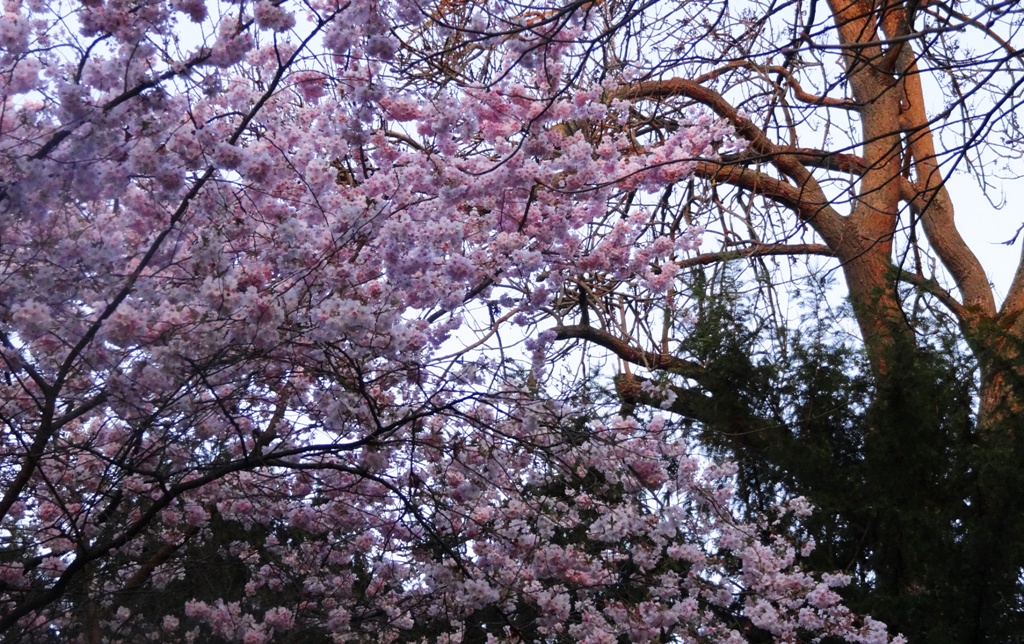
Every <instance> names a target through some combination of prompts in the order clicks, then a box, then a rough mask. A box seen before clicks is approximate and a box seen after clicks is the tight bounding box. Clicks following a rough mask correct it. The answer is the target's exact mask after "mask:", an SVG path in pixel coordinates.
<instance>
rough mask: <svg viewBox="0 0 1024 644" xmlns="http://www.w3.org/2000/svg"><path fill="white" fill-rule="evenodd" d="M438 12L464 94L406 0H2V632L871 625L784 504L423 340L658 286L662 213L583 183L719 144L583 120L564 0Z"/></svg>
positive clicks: (651, 180)
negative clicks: (455, 53)
mask: <svg viewBox="0 0 1024 644" xmlns="http://www.w3.org/2000/svg"><path fill="white" fill-rule="evenodd" d="M440 4H441V5H452V4H455V5H460V6H462V8H463V10H469V9H468V8H467V7H469V5H467V4H466V3H450V2H442V3H440ZM469 4H471V5H473V6H475V7H476V8H475V9H473V10H474V11H478V12H481V14H482V16H484V17H479V16H478V17H474V16H470V18H469V20H470V23H472V24H477V22H478V23H479V25H478V26H479V28H477V29H476V30H475V31H473V30H471V31H467V32H466V33H467V34H469V35H468V36H465V37H478V38H479V42H480V43H481V44H480V46H481V47H483V46H486V47H488V48H489V52H490V53H489V55H491V56H492V57H493V58H494V61H495V62H494V65H495V66H496V67H495V69H496V71H494V72H493V73H492V74H491V76H490V77H489V80H488V82H486V83H470V82H469V81H468V80H466V79H465V78H459V77H458V75H457V74H454V73H453V76H452V78H449V79H446V80H443V81H442V80H436V79H435V80H434V81H425V80H424V73H423V69H424V67H423V66H424V65H426V64H427V63H429V61H430V54H420V53H417V52H416V50H415V49H414V48H412V47H411V46H410V45H409V43H410V42H414V41H415V40H416V39H417V38H424V39H425V38H427V37H428V36H430V35H431V34H434V35H435V36H436V37H439V38H443V37H447V38H449V40H450V41H452V39H453V38H455V36H454V35H453V33H455V32H453V28H452V27H451V26H450V25H446V23H445V20H444V19H443V15H444V14H443V13H442V10H443V8H444V7H443V6H442V7H437V8H432V7H427V6H424V5H423V4H422V3H418V2H412V1H410V0H393V1H390V2H386V1H384V0H352V1H350V2H342V3H339V2H336V1H335V0H310V1H308V2H305V3H301V4H300V3H293V2H290V1H285V2H269V1H268V0H259V1H258V2H256V3H254V4H250V3H240V4H232V3H216V4H215V3H206V2H204V1H203V0H171V1H162V0H93V1H90V2H84V3H81V4H79V3H77V2H70V1H69V2H59V1H52V2H51V1H40V0H28V1H26V2H21V1H19V0H5V2H4V14H3V16H2V17H0V94H2V97H3V108H2V112H0V212H2V217H3V225H2V226H0V271H2V274H0V354H2V355H0V359H2V365H3V371H4V377H3V378H0V419H2V423H0V494H2V496H0V544H2V547H0V632H4V633H7V634H9V635H10V637H11V638H12V639H11V641H15V640H17V639H19V638H23V639H25V640H26V641H46V640H48V639H54V640H61V641H68V640H75V641H99V640H97V639H95V638H96V637H100V638H101V639H103V640H105V641H131V642H136V641H143V640H145V639H151V640H153V641H175V640H180V641H211V640H210V638H217V639H219V640H225V641H241V642H246V643H256V642H269V641H274V640H277V639H278V638H280V639H282V640H285V639H291V638H300V637H306V638H309V640H308V641H320V640H323V641H331V640H333V641H347V640H362V639H367V640H369V639H372V640H374V641H409V640H430V641H451V642H455V641H460V640H461V641H484V640H487V641H511V640H517V639H518V640H533V641H566V640H568V641H585V642H615V641H621V640H622V638H626V639H629V640H632V641H650V640H656V639H659V638H663V637H675V638H679V639H682V640H686V641H741V640H743V639H744V638H745V637H746V634H745V631H744V629H747V630H750V629H753V630H758V631H766V632H768V633H770V634H771V635H773V636H774V637H776V638H778V639H779V640H782V641H794V640H795V639H796V638H797V637H798V636H803V635H804V634H811V635H814V636H823V635H827V634H832V635H837V636H839V637H843V638H845V639H847V640H848V641H856V642H883V641H886V640H887V636H886V634H885V629H884V627H883V626H882V625H880V624H878V623H876V622H873V621H871V620H870V619H863V620H861V619H858V618H856V617H855V616H853V615H851V614H850V613H849V611H847V610H846V609H844V608H843V607H842V605H841V603H840V598H839V596H838V595H837V594H836V593H835V591H834V590H833V589H834V588H836V587H839V586H841V585H843V578H842V577H841V576H835V577H826V578H822V579H816V578H813V577H812V576H810V575H807V574H805V573H803V572H801V571H800V569H799V566H798V565H797V560H798V551H799V549H800V548H801V547H809V545H810V544H800V543H799V541H800V540H799V538H798V532H792V531H790V530H789V529H788V528H787V529H784V528H783V526H788V525H791V523H790V522H784V521H782V519H783V517H784V516H791V515H790V514H787V513H789V512H790V511H791V510H794V509H796V510H800V511H801V512H802V509H801V508H798V507H795V506H794V507H790V506H786V507H782V508H780V509H779V512H780V515H779V516H778V517H775V519H777V520H778V521H779V522H778V523H770V521H771V520H772V519H771V518H767V517H766V518H764V519H763V520H758V521H754V522H741V521H739V520H738V519H736V518H735V517H734V515H733V511H732V510H733V508H732V506H731V503H730V498H731V496H730V487H729V478H730V471H729V470H728V468H715V467H704V466H701V465H700V462H699V461H698V460H696V459H695V458H694V457H693V455H691V454H689V453H688V451H687V449H686V444H685V441H683V440H682V439H681V438H680V437H679V436H678V435H677V434H676V433H674V432H673V431H672V430H671V429H670V428H668V427H666V424H665V421H664V420H662V419H660V418H656V419H654V420H653V421H652V422H651V423H650V424H639V423H638V422H637V421H634V420H617V421H609V422H608V423H607V424H602V423H600V422H597V421H594V422H591V423H589V424H587V423H585V422H583V421H581V420H580V416H581V415H582V414H583V413H585V412H587V410H585V409H571V408H567V407H566V406H565V405H560V404H558V403H555V402H553V401H547V400H544V395H543V388H540V387H538V386H537V385H536V383H535V382H532V381H529V380H527V379H526V378H523V379H522V381H517V380H516V379H515V378H512V377H505V376H503V375H502V374H503V373H505V372H504V371H503V370H502V369H499V366H500V365H497V364H496V363H494V362H489V361H488V360H487V359H485V358H483V357H480V356H476V357H473V354H469V353H462V354H459V352H456V353H457V354H458V355H454V356H453V355H452V353H451V351H450V349H451V346H452V344H453V343H452V341H451V339H452V337H453V333H455V332H459V333H466V330H465V329H462V330H460V325H462V317H461V315H462V307H464V306H465V305H466V304H467V303H472V302H473V301H474V300H479V301H487V302H488V306H490V307H491V309H492V310H496V311H497V312H498V313H500V317H501V319H502V320H511V319H513V318H516V316H519V317H517V318H516V319H517V320H519V321H521V322H524V323H528V322H530V321H531V320H533V319H535V318H534V313H535V312H537V311H539V310H540V309H541V308H543V307H544V306H545V305H547V304H548V303H549V302H550V301H551V300H552V298H553V297H555V296H556V295H557V293H558V292H559V291H560V289H562V287H563V285H564V284H565V283H566V281H567V280H570V279H571V278H572V277H573V276H575V275H578V274H582V273H584V272H598V271H599V272H604V273H608V274H612V275H614V276H618V277H620V278H626V277H630V278H633V277H636V278H639V279H641V280H644V283H645V284H646V285H647V288H649V290H650V292H651V296H652V297H658V296H660V295H663V294H664V293H665V292H666V291H667V290H668V289H669V286H670V282H671V280H672V278H673V276H674V275H675V271H676V270H677V267H676V265H675V264H673V263H672V262H671V261H670V259H671V258H672V257H675V256H678V255H679V254H680V253H683V252H685V251H687V250H690V249H692V248H693V247H694V246H695V245H696V244H697V243H699V231H698V230H693V231H691V232H690V233H689V234H687V235H684V236H682V237H679V238H666V237H657V236H655V237H653V238H652V237H651V236H650V235H649V234H647V228H646V226H645V222H646V215H645V213H644V211H643V210H641V209H636V210H628V209H622V210H621V211H620V210H619V209H617V207H616V206H615V205H614V204H615V198H616V196H617V195H619V194H621V193H622V191H624V190H645V189H654V188H657V187H658V186H660V185H664V184H666V183H669V182H673V181H677V180H679V179H680V178H682V177H685V176H686V174H687V173H688V172H689V170H690V169H691V168H692V163H693V161H694V159H696V158H699V157H702V156H709V155H714V154H716V153H718V151H720V150H721V149H723V148H729V147H732V148H735V147H738V146H739V145H740V144H739V143H737V142H736V141H734V140H733V139H732V138H731V134H730V129H729V128H728V127H727V126H726V125H725V124H723V123H721V122H718V121H716V120H713V119H710V118H708V117H707V116H705V115H703V114H700V113H694V114H693V115H692V119H691V121H690V122H689V123H684V124H682V126H681V127H679V129H678V130H677V131H676V132H675V133H674V134H672V135H671V137H669V138H667V139H665V140H663V141H656V142H648V143H639V142H637V141H636V140H634V139H631V138H630V137H629V136H627V135H626V134H625V133H623V132H622V130H621V129H619V128H617V127H616V124H617V123H618V122H619V121H620V119H622V118H624V115H625V114H627V113H628V111H629V109H630V106H629V105H628V103H627V102H625V101H623V100H605V98H604V97H606V96H609V95H610V94H611V93H612V90H614V89H615V88H616V87H617V83H620V82H623V81H621V79H603V80H594V81H593V82H587V81H586V80H585V78H584V77H581V76H576V77H575V78H574V80H573V81H572V82H571V83H569V82H567V81H566V80H565V79H566V78H567V77H571V76H572V75H571V74H570V72H571V71H572V65H576V64H578V61H577V60H576V59H575V58H574V57H575V56H578V54H579V52H578V51H577V49H578V48H579V45H577V44H575V43H584V42H586V40H587V38H588V37H589V35H590V34H589V31H588V30H589V29H590V28H591V27H590V25H589V23H588V20H587V15H588V13H587V11H586V10H585V9H586V7H585V6H584V5H581V6H580V7H577V8H576V9H577V10H576V11H569V10H566V11H564V12H561V13H559V12H556V11H553V10H547V13H545V10H544V9H543V7H541V8H538V10H537V11H525V12H522V13H520V14H519V15H518V16H514V15H513V16H506V21H505V22H504V23H503V24H495V23H493V22H487V21H488V20H493V19H494V17H493V16H491V17H490V18H487V17H486V15H487V14H483V13H482V12H483V11H484V9H486V8H487V3H469ZM469 8H472V7H469ZM473 20H476V21H477V22H473ZM499 27H500V28H499ZM486 29H493V30H494V31H495V33H499V32H500V34H501V35H495V36H491V37H488V38H484V35H485V34H483V31H486ZM437 34H440V35H439V36H437ZM446 34H447V36H445V35H446ZM567 124H575V125H577V126H579V125H580V124H583V125H585V126H586V129H587V132H588V134H587V135H586V136H585V135H584V133H583V132H582V131H581V127H568V126H567ZM652 266H658V269H657V270H652ZM547 340H550V338H547V339H545V338H541V340H540V341H539V342H537V343H536V345H535V346H536V347H537V351H536V355H537V356H538V367H542V366H543V359H544V352H543V349H544V347H545V346H547V344H549V343H548V342H547ZM542 373H543V369H540V368H539V369H535V370H534V375H533V377H537V376H540V375H542ZM295 641H299V640H298V639H296V640H295ZM303 641H306V640H303Z"/></svg>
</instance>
